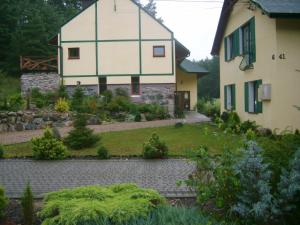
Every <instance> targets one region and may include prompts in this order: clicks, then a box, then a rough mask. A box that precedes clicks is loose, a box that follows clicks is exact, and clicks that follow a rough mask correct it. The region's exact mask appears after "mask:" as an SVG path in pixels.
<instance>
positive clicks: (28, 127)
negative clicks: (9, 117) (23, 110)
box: [25, 123, 36, 130]
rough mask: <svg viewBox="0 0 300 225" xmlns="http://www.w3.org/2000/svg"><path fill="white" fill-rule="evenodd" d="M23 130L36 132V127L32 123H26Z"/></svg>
mask: <svg viewBox="0 0 300 225" xmlns="http://www.w3.org/2000/svg"><path fill="white" fill-rule="evenodd" d="M25 130H36V125H35V124H33V123H28V124H26V125H25Z"/></svg>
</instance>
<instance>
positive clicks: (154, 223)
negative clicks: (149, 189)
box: [126, 205, 224, 225]
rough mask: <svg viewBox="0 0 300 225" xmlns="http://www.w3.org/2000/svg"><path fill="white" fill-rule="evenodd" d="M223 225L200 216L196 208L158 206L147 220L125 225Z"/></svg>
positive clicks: (202, 215)
mask: <svg viewBox="0 0 300 225" xmlns="http://www.w3.org/2000/svg"><path fill="white" fill-rule="evenodd" d="M218 224H223V225H224V223H222V222H217V221H215V220H214V219H212V218H210V217H209V216H206V215H204V214H202V213H201V212H200V211H199V209H196V208H184V207H174V206H169V205H167V206H159V207H158V208H157V209H154V210H153V211H152V212H151V213H150V215H149V216H148V217H147V218H144V219H137V220H134V221H131V222H129V223H127V224H126V225H218Z"/></svg>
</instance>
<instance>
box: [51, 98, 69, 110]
mask: <svg viewBox="0 0 300 225" xmlns="http://www.w3.org/2000/svg"><path fill="white" fill-rule="evenodd" d="M54 108H55V111H57V112H60V113H66V112H69V110H70V106H69V103H68V102H67V101H66V99H64V98H59V99H58V100H57V102H56V103H55V107H54Z"/></svg>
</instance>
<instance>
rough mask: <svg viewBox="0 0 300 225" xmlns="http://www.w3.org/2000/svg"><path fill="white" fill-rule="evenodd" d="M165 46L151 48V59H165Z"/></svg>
mask: <svg viewBox="0 0 300 225" xmlns="http://www.w3.org/2000/svg"><path fill="white" fill-rule="evenodd" d="M165 56H166V52H165V46H163V45H162V46H153V57H165Z"/></svg>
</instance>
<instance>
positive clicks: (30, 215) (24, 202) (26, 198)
mask: <svg viewBox="0 0 300 225" xmlns="http://www.w3.org/2000/svg"><path fill="white" fill-rule="evenodd" d="M21 206H22V213H23V224H24V225H33V222H34V205H33V194H32V191H31V187H30V184H29V183H28V184H27V186H26V188H25V190H24V192H23V196H22V198H21Z"/></svg>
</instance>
